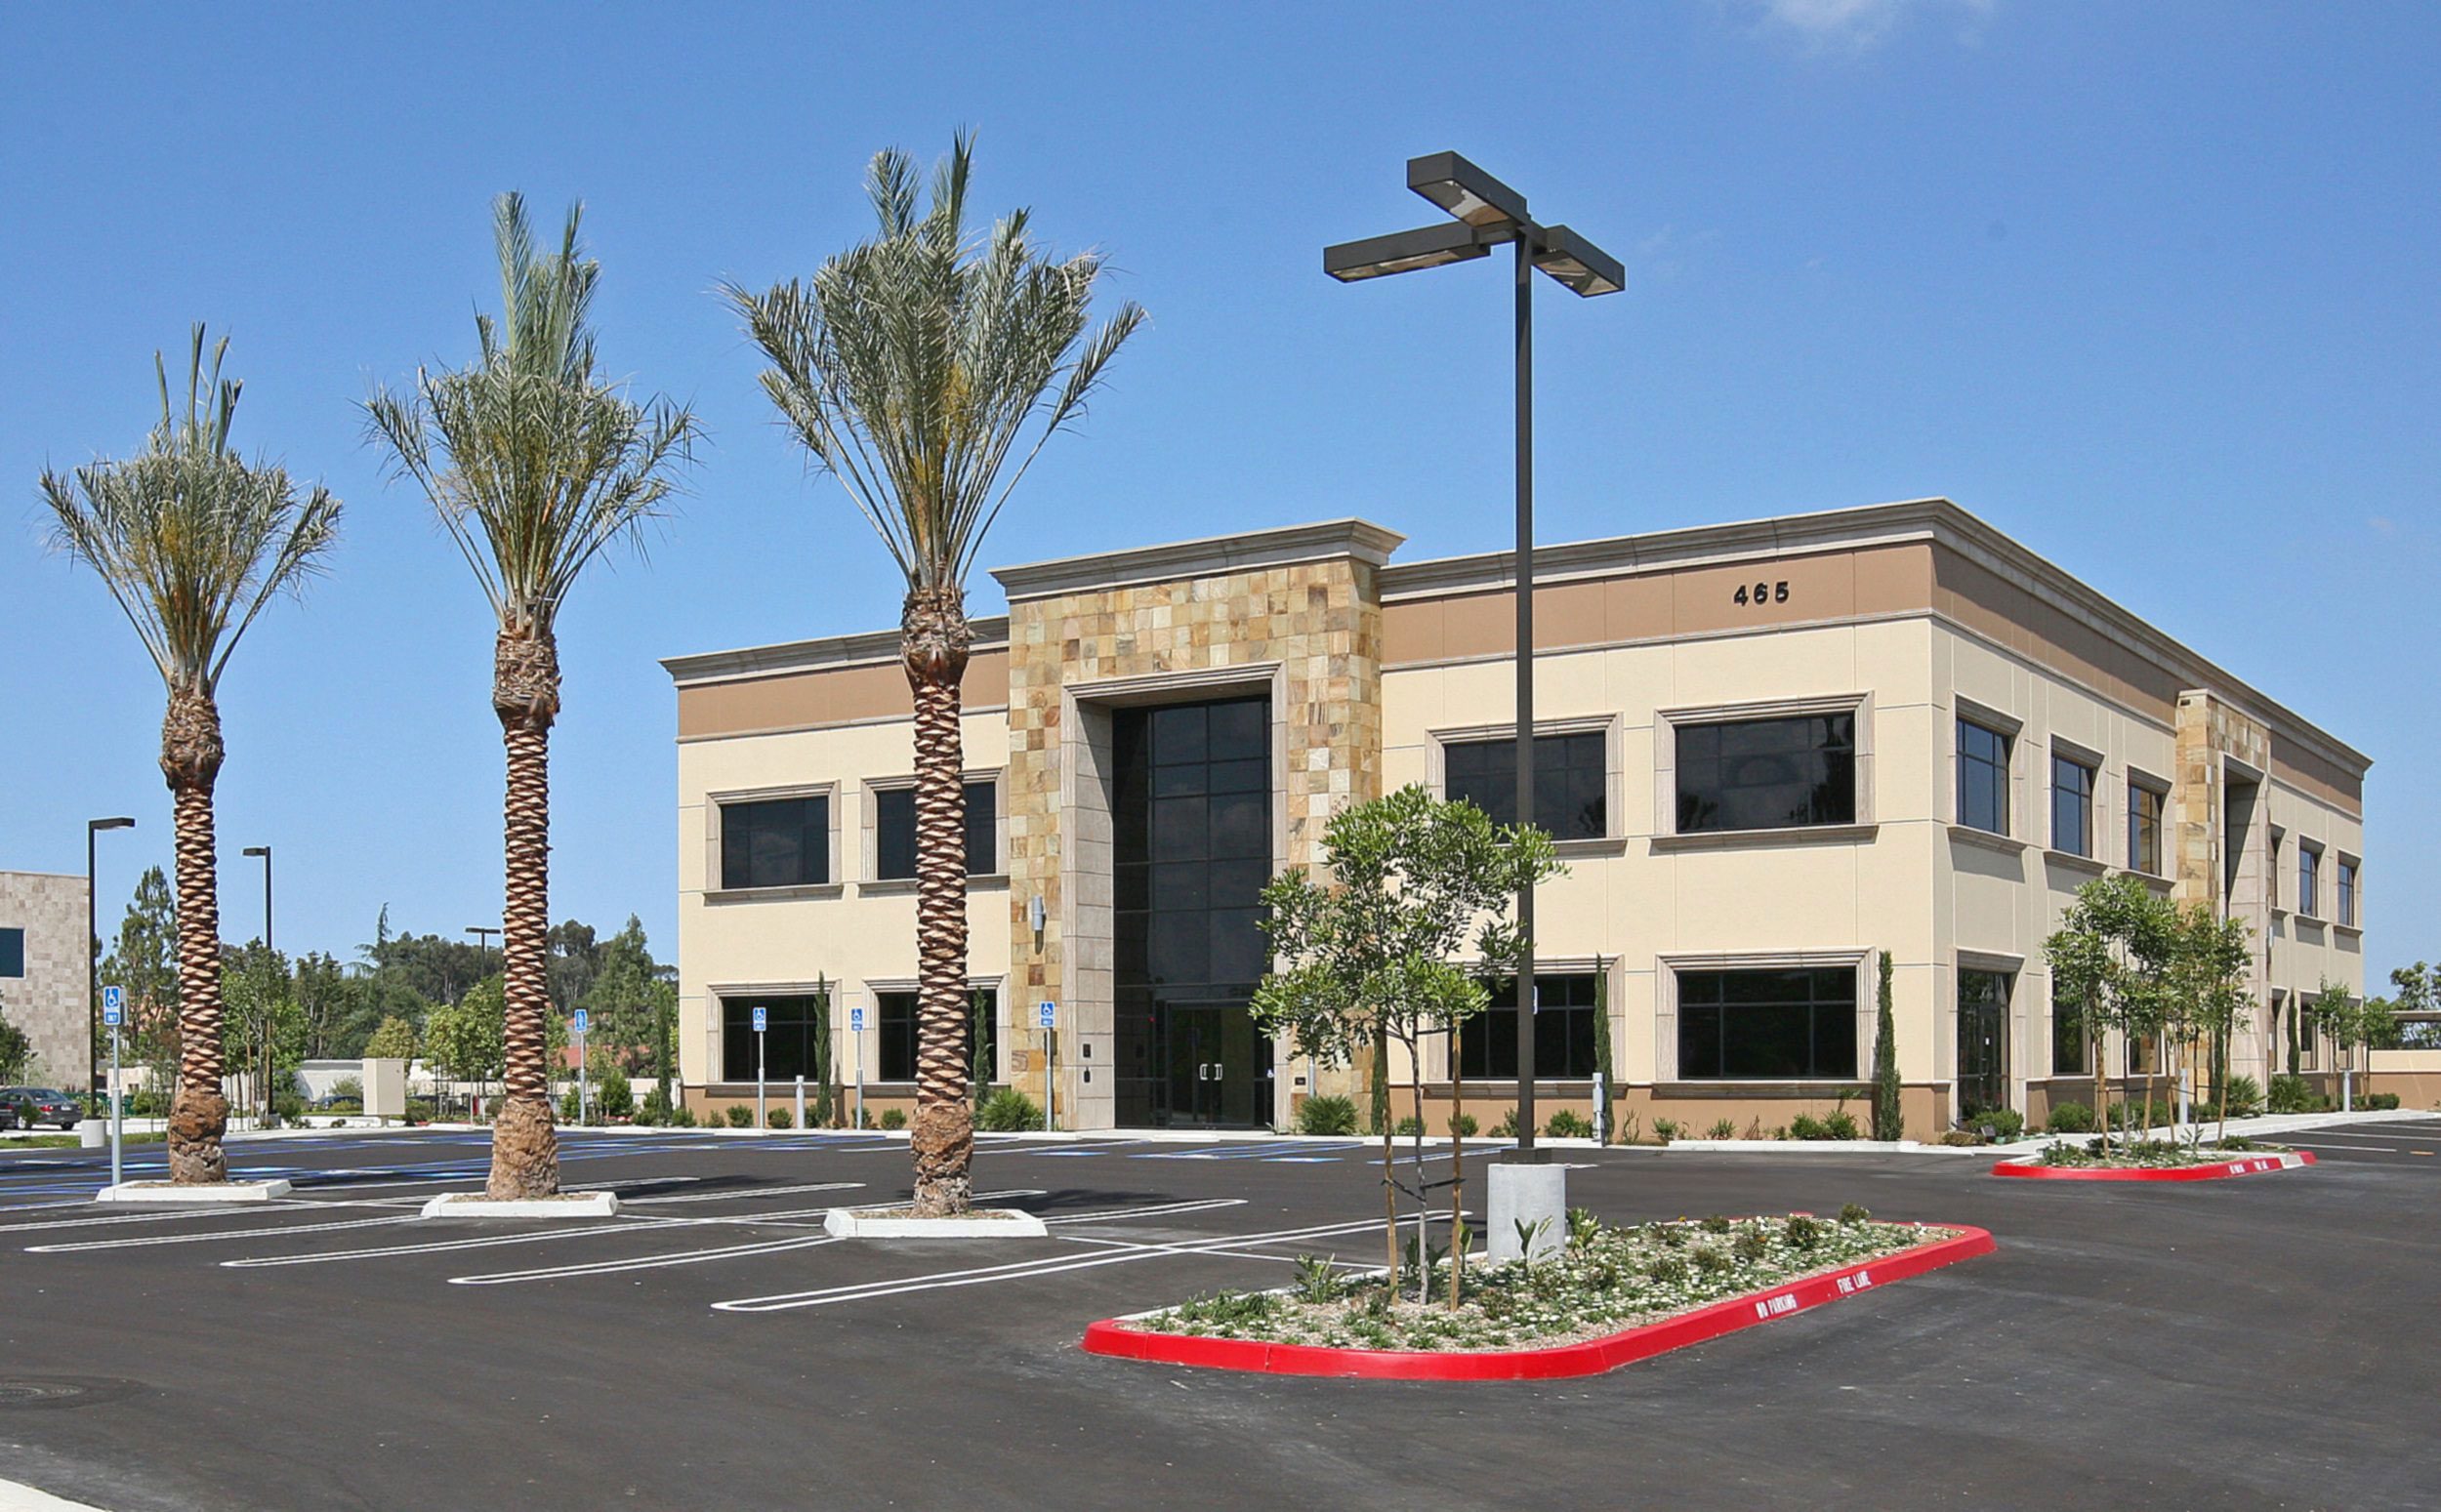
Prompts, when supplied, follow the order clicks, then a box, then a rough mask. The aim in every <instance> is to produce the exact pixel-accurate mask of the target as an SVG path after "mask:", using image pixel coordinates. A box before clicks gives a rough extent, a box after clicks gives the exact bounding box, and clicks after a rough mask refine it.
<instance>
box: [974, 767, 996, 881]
mask: <svg viewBox="0 0 2441 1512" xmlns="http://www.w3.org/2000/svg"><path fill="white" fill-rule="evenodd" d="M999 870H1000V784H998V783H996V782H993V781H990V780H989V779H985V780H984V781H981V782H971V783H968V784H967V875H968V876H969V877H989V876H992V875H993V874H994V873H996V872H998V871H999Z"/></svg>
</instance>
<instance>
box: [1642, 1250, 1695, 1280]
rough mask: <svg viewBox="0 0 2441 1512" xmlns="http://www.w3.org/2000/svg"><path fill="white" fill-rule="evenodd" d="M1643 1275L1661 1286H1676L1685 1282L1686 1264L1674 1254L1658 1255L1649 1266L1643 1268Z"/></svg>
mask: <svg viewBox="0 0 2441 1512" xmlns="http://www.w3.org/2000/svg"><path fill="white" fill-rule="evenodd" d="M1644 1274H1645V1275H1647V1276H1650V1277H1652V1278H1653V1279H1654V1280H1655V1281H1658V1282H1660V1283H1661V1284H1662V1285H1663V1286H1666V1287H1667V1286H1676V1284H1677V1283H1679V1282H1682V1281H1684V1280H1686V1262H1685V1261H1684V1260H1681V1259H1679V1258H1678V1257H1677V1256H1676V1255H1675V1254H1665V1255H1659V1256H1656V1257H1655V1258H1654V1260H1653V1262H1652V1263H1651V1264H1650V1265H1647V1266H1645V1267H1644Z"/></svg>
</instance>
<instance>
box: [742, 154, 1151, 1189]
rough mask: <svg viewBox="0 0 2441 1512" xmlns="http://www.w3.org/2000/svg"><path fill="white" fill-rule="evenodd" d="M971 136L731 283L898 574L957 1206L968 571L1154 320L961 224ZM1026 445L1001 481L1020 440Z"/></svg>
mask: <svg viewBox="0 0 2441 1512" xmlns="http://www.w3.org/2000/svg"><path fill="white" fill-rule="evenodd" d="M973 147H974V141H973V137H972V134H969V133H965V132H961V133H960V134H959V136H958V139H957V142H956V144H955V146H954V147H952V149H951V151H950V153H949V156H948V157H947V158H945V159H943V160H942V162H941V163H940V165H939V166H938V168H937V169H936V170H935V172H934V174H933V179H932V188H931V203H930V204H929V205H927V206H926V207H924V209H923V211H922V213H921V214H919V213H918V209H917V204H916V199H917V189H916V178H917V175H916V170H915V166H914V164H913V162H912V161H911V160H910V159H909V158H908V156H907V155H906V154H905V153H903V152H900V151H896V150H894V149H893V150H890V151H887V152H883V153H880V154H878V155H876V156H875V157H874V159H873V164H872V167H871V169H870V170H869V172H868V174H867V179H866V187H867V192H868V193H869V194H870V195H871V197H872V200H873V208H874V211H875V213H876V214H877V215H878V217H879V218H880V221H881V229H880V233H879V234H878V235H876V236H875V237H874V238H873V239H872V240H870V241H867V242H865V243H863V244H861V245H859V246H856V247H852V248H850V249H848V251H846V252H844V253H841V254H840V255H839V256H837V257H834V258H832V259H831V260H830V261H828V262H826V263H824V264H823V265H822V266H821V268H820V270H819V271H817V272H816V273H815V274H814V275H813V278H812V281H811V282H810V283H806V282H801V281H799V280H797V279H791V280H789V281H788V282H786V283H783V284H775V285H774V286H772V287H771V288H770V289H769V290H768V291H766V292H765V293H762V294H756V293H753V292H751V291H749V290H746V289H744V288H741V287H739V286H737V285H735V284H731V285H728V286H727V287H726V289H725V291H724V292H725V293H726V295H727V297H728V300H729V303H730V305H731V306H734V307H735V308H736V310H737V312H738V314H739V315H740V316H741V317H742V318H743V320H744V322H745V326H746V331H747V334H748V335H750V336H751V337H752V338H753V339H754V341H755V343H756V345H757V346H759V347H762V348H763V351H764V354H765V356H766V357H768V358H769V359H770V363H771V365H770V367H769V368H767V369H766V370H765V372H764V374H763V387H764V391H765V392H766V393H768V394H769V395H770V397H771V402H772V403H773V404H774V405H776V406H778V408H779V411H780V415H781V418H782V420H783V421H784V422H785V423H786V424H787V425H788V427H789V429H791V430H792V431H793V432H794V433H795V435H796V437H797V440H798V441H799V443H800V444H802V445H803V446H804V447H805V448H806V450H807V452H808V453H809V454H810V455H811V456H812V458H813V461H814V463H815V464H816V466H818V467H819V468H821V469H822V470H826V471H828V472H830V473H832V474H834V475H835V476H837V477H838V478H839V479H840V481H841V482H842V483H843V484H845V485H846V486H847V489H848V495H849V497H850V498H851V499H853V500H854V502H855V505H856V509H857V511H859V512H861V513H862V514H863V515H864V517H865V520H866V522H867V523H868V524H870V525H872V527H873V529H874V530H875V532H876V533H878V534H879V535H880V536H881V538H882V544H883V546H884V547H885V548H886V549H888V551H889V552H890V559H891V560H892V561H894V562H896V563H897V564H898V569H899V571H900V572H901V573H903V574H904V575H905V577H906V580H907V596H906V600H905V605H904V607H903V609H902V610H901V613H900V618H899V637H900V640H899V644H900V653H899V654H900V659H901V660H902V661H903V662H904V663H905V664H906V671H907V681H908V684H909V685H910V687H911V688H912V689H913V694H914V702H915V765H916V947H917V954H918V957H919V960H920V962H921V965H920V972H921V975H920V979H919V980H920V986H921V992H920V996H919V999H918V1008H917V1016H916V1117H915V1128H914V1135H913V1140H912V1145H913V1151H914V1157H915V1173H916V1180H915V1208H916V1211H917V1212H918V1213H920V1214H926V1215H944V1214H950V1213H956V1212H962V1211H964V1210H965V1208H966V1206H967V1200H968V1197H969V1195H970V1193H971V1190H972V1183H971V1181H970V1179H969V1167H970V1165H971V1164H972V1156H973V1151H974V1124H973V1117H972V1110H971V1109H970V1107H969V1105H968V1102H967V1083H968V1067H967V1010H966V998H967V912H966V910H967V902H966V792H965V788H964V784H963V781H962V777H963V772H962V761H963V755H964V753H963V749H962V748H963V742H962V741H961V739H960V735H959V724H958V719H959V683H960V680H961V679H962V678H963V677H964V675H965V674H966V667H967V652H968V646H969V643H970V640H971V638H972V636H971V633H970V631H969V629H968V626H967V615H966V575H967V573H968V571H969V570H970V569H971V568H972V566H973V564H974V555H975V552H976V551H977V550H978V549H979V548H980V547H981V546H982V544H983V536H984V533H985V532H986V531H988V530H989V529H990V528H991V524H992V521H993V520H994V519H995V518H996V517H998V515H999V513H1000V510H1001V507H1002V506H1003V505H1005V504H1006V503H1007V502H1008V499H1009V494H1010V492H1011V490H1013V489H1014V487H1015V486H1016V484H1017V481H1018V479H1020V478H1022V477H1023V476H1024V475H1025V472H1026V469H1027V468H1029V467H1031V466H1032V465H1033V462H1034V459H1035V457H1037V456H1038V455H1040V454H1041V451H1042V448H1043V444H1044V442H1046V441H1048V440H1049V439H1050V438H1051V435H1052V433H1053V432H1054V431H1056V430H1058V429H1061V428H1062V427H1064V426H1065V425H1066V424H1067V423H1068V422H1069V421H1071V420H1073V419H1076V418H1078V417H1080V416H1082V414H1083V413H1084V407H1085V400H1086V397H1087V396H1088V395H1089V394H1091V393H1092V392H1093V391H1094V389H1095V388H1096V387H1098V386H1099V384H1100V382H1101V376H1102V370H1103V368H1104V367H1105V366H1106V365H1107V364H1108V363H1109V361H1110V358H1111V356H1112V355H1113V354H1114V353H1116V352H1117V351H1118V349H1119V346H1120V344H1121V343H1123V342H1125V341H1126V340H1127V338H1128V336H1129V335H1130V334H1131V333H1133V332H1134V331H1135V330H1136V328H1137V327H1138V325H1140V324H1141V323H1142V322H1143V318H1144V312H1143V311H1142V310H1141V309H1139V308H1138V307H1137V306H1135V305H1134V304H1124V305H1122V306H1120V307H1119V309H1118V312H1117V313H1116V314H1115V315H1113V316H1112V317H1111V319H1110V320H1108V321H1107V322H1105V323H1104V324H1103V325H1102V326H1101V327H1100V328H1099V329H1097V330H1095V331H1093V332H1091V334H1090V335H1089V334H1088V332H1087V319H1086V316H1087V307H1088V306H1089V305H1090V304H1091V301H1092V297H1093V288H1094V282H1095V279H1096V277H1097V276H1098V275H1099V273H1100V272H1101V266H1102V260H1101V258H1100V256H1099V255H1098V254H1096V253H1091V252H1088V253H1081V254H1079V255H1077V256H1075V257H1072V258H1069V259H1067V260H1066V261H1064V262H1054V261H1052V260H1051V259H1049V258H1047V257H1046V256H1044V255H1043V254H1042V253H1041V252H1040V251H1039V250H1038V249H1037V248H1036V247H1035V245H1034V243H1033V242H1032V241H1031V240H1029V239H1028V236H1027V216H1026V213H1025V212H1024V211H1022V210H1020V211H1017V212H1015V213H1014V214H1012V215H1010V216H1009V217H1008V218H1007V219H1005V220H1003V221H1001V222H1000V223H999V224H998V225H994V226H993V227H992V229H991V230H990V231H989V232H988V233H987V234H981V235H975V234H972V233H970V231H969V229H968V226H967V222H966V201H967V176H968V170H969V168H970V166H971V165H972V160H973ZM1029 429H1030V430H1031V431H1032V439H1031V441H1030V443H1027V444H1025V445H1024V449H1023V455H1022V458H1021V460H1020V461H1019V462H1018V464H1017V466H1016V468H1015V470H1014V471H1013V472H1011V473H1010V475H1009V477H1008V479H1007V481H1006V482H999V481H998V479H999V477H1000V474H1001V471H1002V468H1003V465H1004V464H1005V463H1006V462H1007V461H1008V460H1009V458H1010V455H1011V453H1012V452H1013V451H1015V450H1017V448H1018V447H1019V445H1020V443H1021V442H1024V439H1025V436H1026V433H1027V431H1028V430H1029Z"/></svg>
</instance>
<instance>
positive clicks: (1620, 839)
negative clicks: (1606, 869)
mask: <svg viewBox="0 0 2441 1512" xmlns="http://www.w3.org/2000/svg"><path fill="white" fill-rule="evenodd" d="M1551 853H1552V854H1554V855H1556V856H1559V857H1561V858H1563V859H1565V858H1567V857H1570V856H1624V855H1626V854H1627V853H1628V838H1627V837H1626V836H1624V835H1606V836H1604V837H1602V838H1599V839H1577V840H1553V841H1551Z"/></svg>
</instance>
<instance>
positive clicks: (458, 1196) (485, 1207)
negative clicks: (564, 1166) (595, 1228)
mask: <svg viewBox="0 0 2441 1512" xmlns="http://www.w3.org/2000/svg"><path fill="white" fill-rule="evenodd" d="M618 1215H619V1197H618V1194H617V1193H615V1192H568V1193H564V1194H562V1195H560V1196H559V1197H536V1198H525V1199H522V1200H520V1199H517V1198H492V1197H485V1196H484V1195H483V1194H482V1193H480V1192H443V1193H442V1194H441V1195H440V1196H438V1197H435V1198H434V1199H432V1200H431V1201H429V1202H427V1203H426V1204H425V1205H424V1206H423V1208H422V1209H421V1210H420V1212H419V1213H418V1216H420V1217H426V1218H615V1217H617V1216H618Z"/></svg>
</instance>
